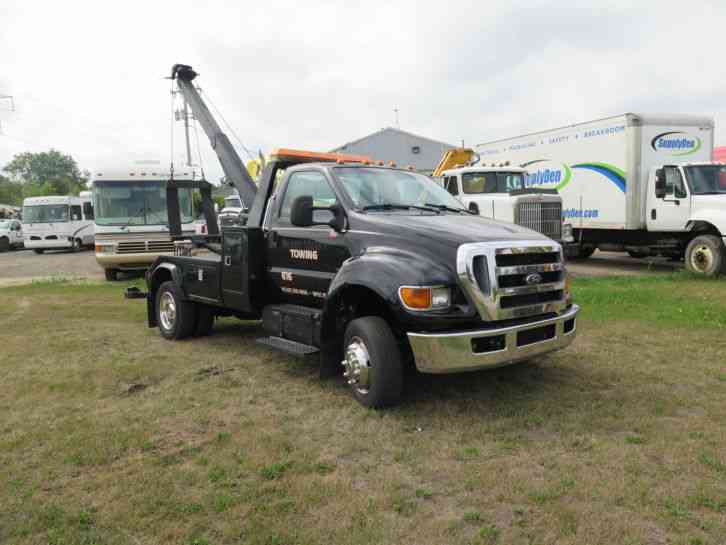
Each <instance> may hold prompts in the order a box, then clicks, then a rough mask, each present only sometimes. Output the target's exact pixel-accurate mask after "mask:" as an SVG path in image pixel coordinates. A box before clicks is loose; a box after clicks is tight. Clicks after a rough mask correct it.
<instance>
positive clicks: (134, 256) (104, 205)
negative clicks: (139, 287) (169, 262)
mask: <svg viewBox="0 0 726 545" xmlns="http://www.w3.org/2000/svg"><path fill="white" fill-rule="evenodd" d="M170 179H171V175H170V173H169V172H168V171H164V170H161V169H159V167H153V166H144V167H142V166H134V167H133V168H130V169H125V170H119V169H118V168H117V169H115V170H99V171H97V172H95V173H94V174H93V176H92V182H91V183H92V187H93V201H94V209H95V222H96V261H97V262H98V264H99V265H100V266H101V267H102V268H103V269H104V272H105V275H106V279H107V280H115V279H116V277H117V273H118V272H119V271H134V270H145V269H146V268H148V266H149V265H150V264H151V263H152V262H153V261H154V260H155V259H156V258H157V257H158V256H160V255H163V254H173V253H174V243H173V241H172V240H171V238H170V236H169V221H168V217H167V210H166V186H167V182H168V181H169V180H170ZM174 179H175V180H192V179H194V173H193V172H191V171H180V172H174ZM179 205H180V214H181V221H182V234H183V235H193V234H194V232H195V226H194V217H193V214H192V190H191V189H179Z"/></svg>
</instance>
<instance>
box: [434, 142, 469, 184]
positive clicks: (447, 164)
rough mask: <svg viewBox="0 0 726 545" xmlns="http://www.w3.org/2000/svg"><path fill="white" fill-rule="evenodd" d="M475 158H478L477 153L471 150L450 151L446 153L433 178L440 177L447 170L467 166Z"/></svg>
mask: <svg viewBox="0 0 726 545" xmlns="http://www.w3.org/2000/svg"><path fill="white" fill-rule="evenodd" d="M475 157H477V153H476V152H475V151H474V150H473V149H471V148H454V149H450V150H448V151H447V152H446V153H444V156H443V157H442V158H441V161H439V164H438V166H437V167H436V169H435V170H434V172H433V174H432V176H434V177H435V178H436V177H440V176H441V175H442V174H443V172H444V171H445V170H449V169H450V168H456V167H463V166H466V165H467V164H469V163H470V162H471V160H472V159H473V158H475Z"/></svg>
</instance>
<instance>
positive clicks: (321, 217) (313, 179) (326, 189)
mask: <svg viewBox="0 0 726 545" xmlns="http://www.w3.org/2000/svg"><path fill="white" fill-rule="evenodd" d="M302 195H310V196H312V198H313V206H332V205H334V204H335V203H336V198H335V193H334V192H333V188H332V187H330V184H329V183H328V180H327V179H326V178H325V176H324V175H323V174H322V173H320V172H315V171H304V172H295V173H294V174H292V175H291V176H290V180H289V181H288V182H287V188H286V189H285V196H284V197H283V200H282V206H281V207H280V219H286V220H287V221H289V219H290V209H291V208H292V202H293V201H294V200H295V199H296V198H297V197H300V196H302ZM332 218H333V214H332V212H330V211H329V210H316V211H315V212H314V213H313V220H314V221H315V222H326V221H330V220H331V219H332Z"/></svg>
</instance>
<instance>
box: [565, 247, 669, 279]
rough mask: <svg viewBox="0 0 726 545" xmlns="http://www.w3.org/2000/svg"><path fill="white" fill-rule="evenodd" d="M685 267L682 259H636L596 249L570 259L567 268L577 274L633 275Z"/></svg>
mask: <svg viewBox="0 0 726 545" xmlns="http://www.w3.org/2000/svg"><path fill="white" fill-rule="evenodd" d="M681 269H683V262H682V261H669V260H668V259H667V258H664V257H648V258H645V259H634V258H632V257H630V256H628V254H621V253H616V252H601V251H599V250H598V251H596V252H595V253H594V254H593V256H592V257H591V258H589V259H585V260H583V261H570V262H568V263H567V270H568V271H569V272H570V273H572V274H574V275H575V276H623V275H626V276H631V275H638V274H646V273H670V272H673V271H679V270H681Z"/></svg>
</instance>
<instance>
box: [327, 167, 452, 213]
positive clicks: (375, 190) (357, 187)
mask: <svg viewBox="0 0 726 545" xmlns="http://www.w3.org/2000/svg"><path fill="white" fill-rule="evenodd" d="M334 172H335V175H336V176H337V178H338V179H339V180H340V182H341V185H342V186H343V187H344V188H345V190H346V192H347V193H348V195H349V196H350V198H351V200H352V201H353V204H354V205H355V207H356V208H359V209H362V208H365V207H370V206H380V205H387V204H394V205H401V206H404V207H405V206H412V207H415V206H420V207H427V206H432V205H434V206H444V207H449V208H456V209H457V210H460V209H462V206H461V203H460V202H459V201H457V200H456V199H455V198H453V197H452V196H451V195H449V193H448V192H447V191H446V190H445V189H444V188H442V187H441V186H439V185H438V184H437V183H436V182H434V181H433V180H431V179H430V178H427V177H426V176H423V175H422V174H416V173H415V172H406V171H402V170H392V169H387V168H375V167H371V168H351V167H338V168H335V169H334Z"/></svg>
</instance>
